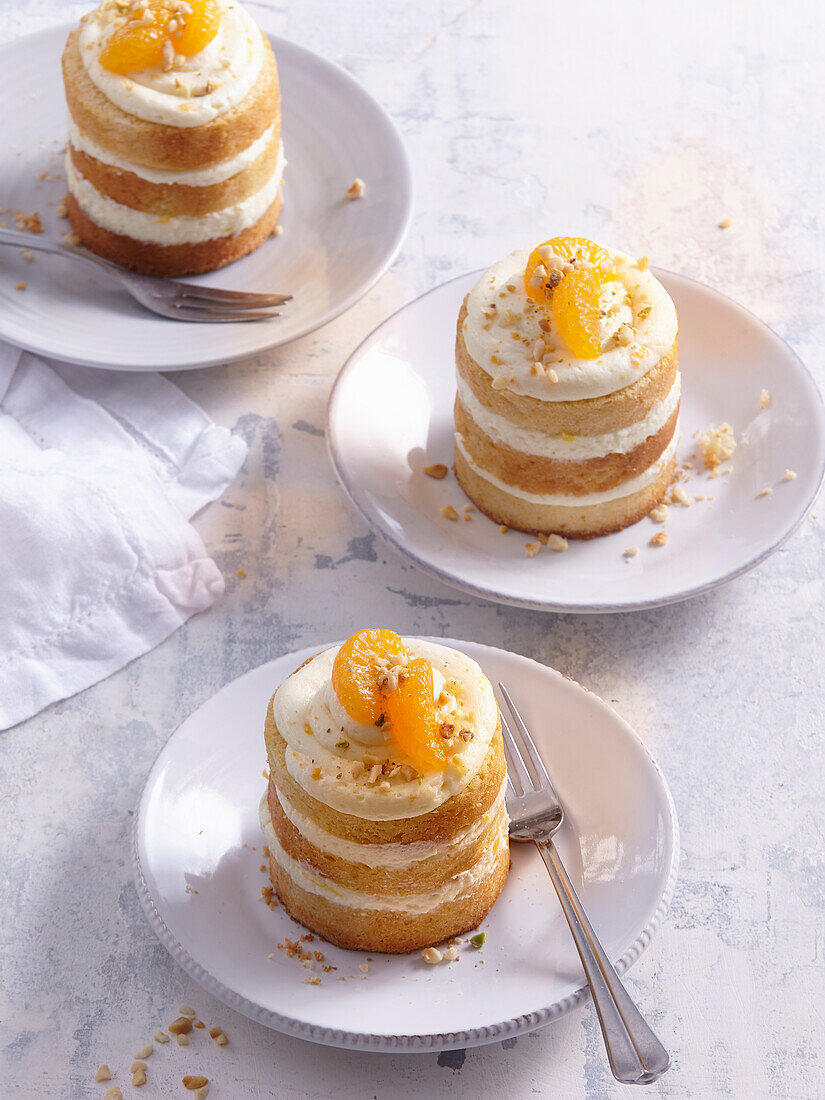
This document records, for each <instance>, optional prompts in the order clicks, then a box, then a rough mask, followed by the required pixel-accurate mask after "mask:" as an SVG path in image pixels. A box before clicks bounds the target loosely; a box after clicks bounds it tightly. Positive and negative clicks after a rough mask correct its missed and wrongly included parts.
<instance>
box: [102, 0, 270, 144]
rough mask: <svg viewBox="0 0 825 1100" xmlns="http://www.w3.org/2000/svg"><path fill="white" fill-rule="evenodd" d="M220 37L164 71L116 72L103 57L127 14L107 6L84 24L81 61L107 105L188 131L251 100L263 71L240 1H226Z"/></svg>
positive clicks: (259, 42)
mask: <svg viewBox="0 0 825 1100" xmlns="http://www.w3.org/2000/svg"><path fill="white" fill-rule="evenodd" d="M221 8H222V14H221V24H220V27H219V28H218V31H217V34H216V35H215V37H214V38H213V39H212V41H211V42H209V43H208V44H207V45H206V46H205V47H204V48H203V49H202V50H201V51H200V52H199V53H196V54H193V55H192V56H191V57H187V58H182V60H181V63H180V65H179V67H176V68H174V69H170V70H169V71H168V72H164V70H163V67H162V65H153V66H152V67H151V68H148V69H141V70H139V71H137V72H133V73H125V74H121V73H111V72H109V71H108V69H104V68H103V66H102V65H101V64H100V54H101V52H102V50H103V48H104V46H105V45H106V43H107V41H108V40H109V38H110V37H111V35H112V34H113V33H114V31H115V30H116V29H117V28H118V27H119V26H120V25H121V24H122V22H123V14H122V13H121V12H120V11H119V10H118V8H117V6H116V5H115V4H109V3H106V2H104V3H103V4H101V5H100V7H98V8H97V9H96V10H95V11H93V12H90V13H89V15H86V16H84V17H83V19H82V20H81V24H80V56H81V58H82V59H83V65H84V67H85V69H86V72H87V73H88V74H89V77H90V78H91V80H92V81H93V82H94V84H96V85H97V87H98V88H99V89H100V91H101V92H102V93H103V94H104V95H105V96H106V98H107V99H108V100H110V101H111V102H112V103H114V104H115V105H116V106H117V107H120V109H121V110H123V111H126V112H127V113H128V114H130V115H135V116H136V117H137V118H142V119H144V120H145V121H146V122H158V123H161V124H163V125H165V126H177V127H181V128H186V127H190V126H203V125H204V124H205V123H207V122H211V121H212V120H213V119H215V118H217V117H218V116H219V115H222V114H224V113H225V112H226V111H231V110H232V108H233V107H236V106H237V105H238V104H239V103H241V102H242V100H243V99H244V98H245V97H246V96H247V94H248V93H249V91H250V89H251V88H252V87H253V86H254V84H255V82H256V81H257V79H258V76H259V74H260V71H261V65H262V64H263V58H264V45H263V39H262V37H261V32H260V30H259V29H258V27H257V25H256V24H255V21H254V20H253V19H252V17H251V16H250V15H249V14H248V13H247V12H246V11H245V10H244V9H243V8H242V7H241V5H240V4H239V3H237V2H236V0H221Z"/></svg>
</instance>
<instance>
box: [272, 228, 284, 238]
mask: <svg viewBox="0 0 825 1100" xmlns="http://www.w3.org/2000/svg"><path fill="white" fill-rule="evenodd" d="M283 231H284V227H283V226H282V225H276V226H275V228H274V229H273V230H272V236H273V237H280V235H281V234H282V233H283Z"/></svg>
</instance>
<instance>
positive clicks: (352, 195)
mask: <svg viewBox="0 0 825 1100" xmlns="http://www.w3.org/2000/svg"><path fill="white" fill-rule="evenodd" d="M366 189H367V185H366V184H365V183H364V181H363V180H362V179H361V177H360V176H356V178H355V179H354V180H353V181H352V183H351V184H350V185H349V187H348V188H347V198H348V199H360V198H361V197H362V196H363V194H364V192H365V191H366Z"/></svg>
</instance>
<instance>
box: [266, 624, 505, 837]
mask: <svg viewBox="0 0 825 1100" xmlns="http://www.w3.org/2000/svg"><path fill="white" fill-rule="evenodd" d="M402 641H403V643H404V645H405V647H406V648H407V649H408V650H409V652H410V653H411V654H412V656H413V657H425V658H426V659H427V660H428V661H430V663H431V664H432V666H433V684H434V694H435V702H436V713H437V718H438V720H439V721H440V722H450V723H453V724H454V725H455V727H456V731H459V730H467V731H468V732H469V733H470V734H471V735H472V736H471V739H470V740H469V741H465V740H463V739H462V738H461V737H456V738H455V739H454V741H453V742H452V743H451V744H452V748H451V749H450V751H449V755H448V759H447V763H446V765H445V767H444V768H442V769H440V770H438V771H432V772H426V773H425V774H424V775H418V774H417V772H416V771H415V768H414V767H413V766H412V764H411V762H410V761H409V759H408V758H407V756H406V755H405V754H404V752H403V750H402V749H401V747H400V746H399V745H398V743H397V742H396V741H395V739H394V738H393V736H392V730H391V729H390V728H389V725H388V723H384V724H383V725H382V726H380V727H379V726H364V725H361V724H360V723H356V722H354V721H353V720H352V719H351V718H350V717H349V715H348V714H347V713H346V711H345V710H344V709H343V707H342V706H341V704H340V702H339V701H338V699H337V697H336V695H335V692H334V691H333V690H332V685H331V680H332V666H333V664H334V662H335V657H336V655H337V653H338V649H339V648H340V647H338V646H333V647H332V648H331V649H327V650H325V651H324V652H323V653H319V654H318V655H317V656H315V657H313V658H312V659H311V660H310V661H309V662H307V664H305V665H304V666H303V667H302V668H300V669H298V670H297V672H294V673H293V674H292V675H291V676H290V677H288V678H287V679H286V680H285V681H284V683H283V684H282V685H281V686H280V688H279V689H278V691H277V692H276V693H275V696H274V698H273V701H272V716H273V718H274V720H275V724H276V725H277V727H278V729H279V730H280V733H281V736H282V737H283V739H284V740H285V741H286V743H287V750H286V767H287V770H288V772H289V774H290V775H291V776H292V778H293V779H294V780H295V781H296V783H298V784H299V785H300V786H301V787H303V789H304V790H305V791H306V792H307V793H308V794H310V795H311V796H312V797H313V798H315V799H317V800H318V801H319V802H322V803H323V804H324V805H326V806H330V807H331V808H333V809H335V810H338V811H339V812H341V813H345V814H352V815H354V816H357V817H362V818H366V819H367V820H371V821H393V820H399V819H400V818H405V817H417V816H419V815H420V814H426V813H429V812H430V811H432V810H434V809H436V808H437V807H438V806H440V805H441V804H442V803H443V802H446V801H447V799H448V798H452V797H453V795H456V794H458V793H459V792H460V791H462V790H463V789H464V787H466V786H467V784H468V783H470V782H471V780H472V779H473V777H474V776H475V775H476V773H477V772H478V770H479V768H480V767H481V765H482V763H483V761H484V758H485V757H486V755H487V752H488V750H489V747H490V742H491V740H492V737H493V734H494V732H495V729H496V726H497V724H498V707H497V705H496V701H495V697H494V695H493V689H492V687H491V686H490V683H489V681H488V680H487V678H486V676H485V675H484V673H483V672H482V671H481V669H480V668H479V666H478V665H477V664H476V662H475V661H473V660H472V659H471V658H469V657H467V656H466V655H465V654H463V653H459V652H458V651H457V650H454V649H448V648H447V647H446V646H441V645H437V644H435V643H433V642H425V641H421V640H420V639H417V638H404V639H402ZM447 744H450V743H447Z"/></svg>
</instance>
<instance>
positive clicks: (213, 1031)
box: [209, 1024, 223, 1039]
mask: <svg viewBox="0 0 825 1100" xmlns="http://www.w3.org/2000/svg"><path fill="white" fill-rule="evenodd" d="M222 1034H223V1028H222V1027H218V1025H217V1024H213V1025H212V1027H210V1029H209V1038H210V1039H217V1037H218V1036H219V1035H222Z"/></svg>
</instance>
